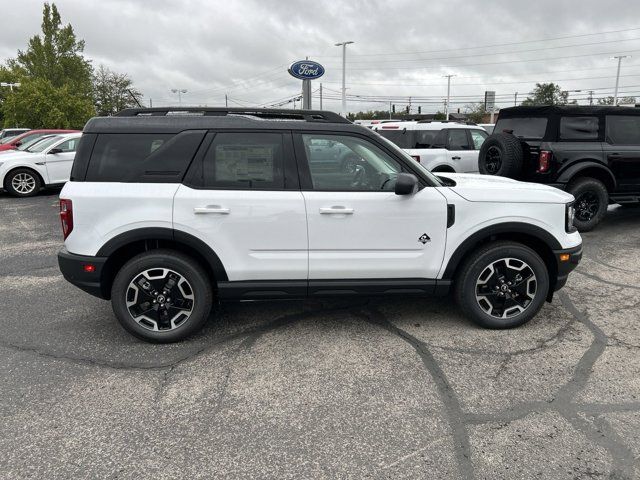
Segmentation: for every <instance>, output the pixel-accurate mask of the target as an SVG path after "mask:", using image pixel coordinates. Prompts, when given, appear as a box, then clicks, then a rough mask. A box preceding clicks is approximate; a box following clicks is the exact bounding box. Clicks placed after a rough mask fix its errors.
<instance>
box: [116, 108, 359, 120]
mask: <svg viewBox="0 0 640 480" xmlns="http://www.w3.org/2000/svg"><path fill="white" fill-rule="evenodd" d="M180 115H184V116H204V117H224V116H227V115H248V116H252V117H257V118H261V119H264V120H298V121H305V122H325V123H351V122H350V121H349V120H347V119H346V118H344V117H341V116H340V115H338V114H337V113H334V112H327V111H323V110H287V109H271V108H212V107H154V108H127V109H125V110H122V111H121V112H118V113H116V115H115V116H116V117H163V116H180Z"/></svg>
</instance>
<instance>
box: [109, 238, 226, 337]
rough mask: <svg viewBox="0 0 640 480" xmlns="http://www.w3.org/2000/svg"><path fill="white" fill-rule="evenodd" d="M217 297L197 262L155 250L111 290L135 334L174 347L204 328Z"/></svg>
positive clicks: (123, 272)
mask: <svg viewBox="0 0 640 480" xmlns="http://www.w3.org/2000/svg"><path fill="white" fill-rule="evenodd" d="M212 295H213V294H212V289H211V282H210V280H209V277H208V276H207V274H206V272H205V271H204V270H203V269H202V267H200V265H198V264H197V263H196V262H195V261H194V260H193V259H191V258H190V257H188V256H187V255H184V254H182V253H179V252H175V251H172V250H154V251H150V252H145V253H141V254H140V255H138V256H136V257H134V258H132V259H131V260H129V261H128V262H127V263H126V264H125V265H124V266H123V267H122V268H121V269H120V271H119V272H118V274H117V275H116V278H115V279H114V281H113V286H112V288H111V304H112V307H113V311H114V313H115V315H116V317H117V318H118V321H119V322H120V324H121V325H122V326H123V327H124V329H125V330H127V331H128V332H129V333H131V334H133V335H135V336H136V337H138V338H141V339H143V340H146V341H148V342H155V343H170V342H177V341H180V340H183V339H185V338H186V337H188V336H190V335H192V334H193V333H195V332H197V331H199V330H200V329H201V328H202V327H203V326H204V324H205V323H206V321H207V319H208V317H209V314H210V312H211V303H212Z"/></svg>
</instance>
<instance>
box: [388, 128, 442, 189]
mask: <svg viewBox="0 0 640 480" xmlns="http://www.w3.org/2000/svg"><path fill="white" fill-rule="evenodd" d="M380 137H381V139H382V141H383V142H384V143H385V144H386V145H387V146H388V147H389V148H391V149H392V150H393V151H394V152H398V154H400V155H402V156H403V157H404V158H406V159H407V160H408V161H409V162H411V164H412V165H417V166H418V167H421V168H422V172H423V173H424V175H425V176H427V177H428V178H429V180H431V182H433V184H434V185H436V186H439V187H442V186H444V184H443V183H442V182H441V181H440V179H439V178H438V177H436V176H435V175H434V174H433V173H431V172H430V171H429V170H427V169H426V168H425V167H423V166H422V165H421V164H420V163H418V162H416V161H415V160H414V159H413V157H412V156H411V155H409V154H408V153H407V152H405V151H404V150H402V149H401V148H398V146H397V145H396V144H395V143H393V142H392V141H390V140H388V139H386V138H384V137H383V136H382V135H380Z"/></svg>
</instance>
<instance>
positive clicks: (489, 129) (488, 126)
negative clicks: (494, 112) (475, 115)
mask: <svg viewBox="0 0 640 480" xmlns="http://www.w3.org/2000/svg"><path fill="white" fill-rule="evenodd" d="M478 126H479V127H482V128H484V129H485V130H486V131H487V133H488V134H489V135H491V134H492V133H493V129H494V128H495V126H496V124H495V123H479V124H478Z"/></svg>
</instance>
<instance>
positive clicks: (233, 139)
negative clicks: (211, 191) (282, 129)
mask: <svg viewBox="0 0 640 480" xmlns="http://www.w3.org/2000/svg"><path fill="white" fill-rule="evenodd" d="M203 166H204V168H203V174H204V185H205V187H208V188H237V189H243V190H244V189H274V190H277V189H283V188H284V144H283V137H282V135H281V134H279V133H251V132H244V133H218V134H217V135H216V136H215V138H214V139H213V143H212V144H211V146H210V147H209V151H208V152H207V155H206V157H205V160H204V164H203Z"/></svg>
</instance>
